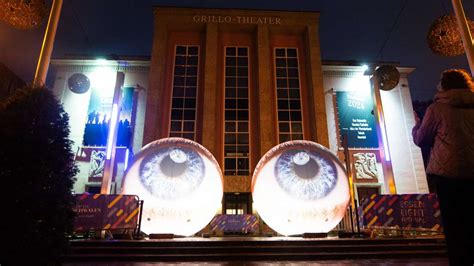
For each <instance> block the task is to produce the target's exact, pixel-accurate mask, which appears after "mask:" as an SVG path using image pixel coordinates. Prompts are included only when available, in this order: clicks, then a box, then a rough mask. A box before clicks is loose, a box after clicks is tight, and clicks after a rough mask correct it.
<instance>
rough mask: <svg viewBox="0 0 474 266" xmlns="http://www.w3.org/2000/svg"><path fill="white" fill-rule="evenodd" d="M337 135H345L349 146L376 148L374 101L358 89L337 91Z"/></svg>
mask: <svg viewBox="0 0 474 266" xmlns="http://www.w3.org/2000/svg"><path fill="white" fill-rule="evenodd" d="M336 100H337V115H338V121H339V137H340V140H341V142H342V136H344V135H347V145H348V147H349V148H378V139H377V131H376V128H375V126H376V123H375V116H374V102H373V100H372V97H371V96H370V95H368V94H361V93H359V92H358V91H337V92H336Z"/></svg>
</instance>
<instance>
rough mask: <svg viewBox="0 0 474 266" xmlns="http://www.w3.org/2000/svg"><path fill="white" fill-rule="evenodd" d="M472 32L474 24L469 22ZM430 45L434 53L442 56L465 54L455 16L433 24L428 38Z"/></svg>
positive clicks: (448, 16)
mask: <svg viewBox="0 0 474 266" xmlns="http://www.w3.org/2000/svg"><path fill="white" fill-rule="evenodd" d="M469 26H470V29H471V32H472V31H473V30H474V24H473V22H472V21H469ZM426 40H427V41H428V45H429V47H430V49H431V51H433V53H435V54H438V55H442V56H457V55H462V54H464V47H463V44H462V39H461V34H460V33H459V30H458V24H457V21H456V17H455V16H454V15H444V16H441V17H439V18H438V19H436V20H435V22H433V24H431V27H430V30H429V31H428V36H427V37H426Z"/></svg>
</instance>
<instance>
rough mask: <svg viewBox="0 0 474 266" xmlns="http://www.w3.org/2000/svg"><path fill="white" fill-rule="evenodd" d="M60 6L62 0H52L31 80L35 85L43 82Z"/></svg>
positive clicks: (41, 84)
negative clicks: (33, 77)
mask: <svg viewBox="0 0 474 266" xmlns="http://www.w3.org/2000/svg"><path fill="white" fill-rule="evenodd" d="M62 6H63V0H53V5H52V7H51V12H50V14H49V19H48V25H47V27H46V32H45V33H44V39H43V45H42V46H41V52H40V56H39V59H38V65H37V66H36V73H35V79H34V81H33V85H34V86H35V87H41V86H44V84H45V81H46V75H47V74H48V68H49V62H50V60H51V54H52V52H53V46H54V38H55V37H56V30H57V28H58V22H59V17H60V15H61V8H62Z"/></svg>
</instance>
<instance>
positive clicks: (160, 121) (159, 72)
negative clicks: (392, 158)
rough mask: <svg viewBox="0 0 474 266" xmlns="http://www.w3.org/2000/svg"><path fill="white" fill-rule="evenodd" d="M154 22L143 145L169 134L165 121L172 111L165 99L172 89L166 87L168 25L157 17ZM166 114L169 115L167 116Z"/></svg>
mask: <svg viewBox="0 0 474 266" xmlns="http://www.w3.org/2000/svg"><path fill="white" fill-rule="evenodd" d="M155 16H156V14H155ZM154 24H155V25H154V29H155V32H154V34H153V47H152V53H151V65H150V76H149V84H148V92H147V102H146V113H145V125H144V129H143V131H144V132H143V145H146V144H148V143H149V142H151V141H153V140H156V139H159V138H163V137H167V136H168V125H166V126H164V123H165V121H169V112H170V110H165V109H167V108H166V104H165V101H169V99H165V98H166V97H165V95H166V91H167V90H168V91H170V90H171V88H164V83H165V82H164V81H165V69H166V67H165V61H166V60H165V56H166V50H167V45H166V44H167V30H166V25H164V24H160V23H159V21H158V19H157V18H155V21H154ZM166 115H167V116H168V117H165V116H166ZM165 131H166V132H165Z"/></svg>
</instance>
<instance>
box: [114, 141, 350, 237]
mask: <svg viewBox="0 0 474 266" xmlns="http://www.w3.org/2000/svg"><path fill="white" fill-rule="evenodd" d="M252 186H253V192H252V194H253V198H254V205H255V208H256V210H257V212H258V213H259V214H260V216H261V217H262V219H263V220H264V221H265V222H266V223H267V224H268V225H269V226H270V227H271V228H272V229H274V230H275V231H277V232H278V233H280V234H282V235H295V234H302V233H309V232H328V231H330V230H331V229H332V228H334V227H335V226H336V225H337V224H338V223H339V221H340V220H341V219H342V217H343V216H344V213H345V211H346V208H347V205H348V203H349V198H350V196H349V186H348V182H347V177H346V175H345V173H344V170H343V168H342V166H341V165H340V163H339V161H338V159H337V158H336V157H335V156H334V155H333V154H332V153H331V152H330V151H328V150H327V149H326V148H324V147H323V146H321V145H319V144H316V143H314V142H310V141H291V142H285V143H282V144H280V145H278V146H276V147H274V148H273V149H271V150H270V151H268V152H267V154H266V155H265V156H264V157H262V159H261V160H260V162H259V163H258V165H257V168H256V171H255V173H254V176H253V181H252ZM222 187H223V185H222V176H221V170H220V168H219V165H218V164H217V162H216V160H215V159H214V157H213V156H212V155H211V154H210V153H209V152H208V151H207V150H206V149H205V148H204V147H202V146H201V145H199V144H197V143H195V142H193V141H190V140H187V139H182V138H167V139H161V140H157V141H154V142H152V143H150V144H148V145H146V146H145V147H144V148H143V149H142V151H140V153H138V154H137V156H136V157H135V161H134V163H133V164H132V166H131V167H130V168H129V170H128V172H127V174H126V177H125V180H124V185H123V193H124V194H135V195H138V196H139V197H140V198H141V199H144V200H145V205H144V210H143V220H142V228H143V231H144V232H147V233H172V234H176V235H184V236H189V235H192V234H195V233H196V232H198V231H199V230H201V229H202V228H204V227H205V226H206V225H207V224H208V223H209V222H210V221H211V219H212V218H213V217H214V215H215V214H216V212H217V211H218V209H219V207H220V205H221V199H222V194H223V188H222Z"/></svg>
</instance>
